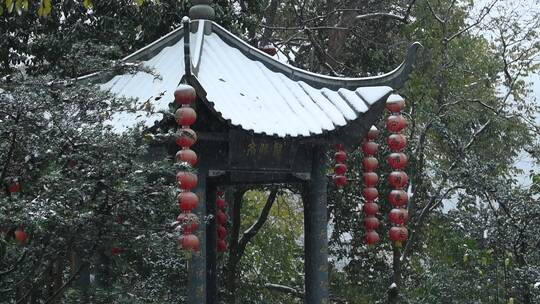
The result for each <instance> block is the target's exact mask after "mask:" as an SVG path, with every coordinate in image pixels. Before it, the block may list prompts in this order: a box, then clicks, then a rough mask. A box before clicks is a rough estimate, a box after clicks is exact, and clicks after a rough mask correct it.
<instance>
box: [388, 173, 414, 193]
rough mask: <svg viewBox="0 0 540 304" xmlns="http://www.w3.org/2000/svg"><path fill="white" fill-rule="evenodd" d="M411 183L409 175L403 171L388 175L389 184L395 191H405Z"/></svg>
mask: <svg viewBox="0 0 540 304" xmlns="http://www.w3.org/2000/svg"><path fill="white" fill-rule="evenodd" d="M408 182H409V177H408V176H407V173H405V172H403V171H393V172H391V173H390V175H388V183H389V184H390V186H392V187H393V188H394V189H403V188H404V187H405V186H406V185H407V183H408Z"/></svg>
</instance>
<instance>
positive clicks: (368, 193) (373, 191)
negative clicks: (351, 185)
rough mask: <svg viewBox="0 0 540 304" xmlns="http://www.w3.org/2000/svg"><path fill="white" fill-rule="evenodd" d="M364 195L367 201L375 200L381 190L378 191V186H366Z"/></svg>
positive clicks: (363, 191)
mask: <svg viewBox="0 0 540 304" xmlns="http://www.w3.org/2000/svg"><path fill="white" fill-rule="evenodd" d="M362 196H364V198H365V199H366V201H368V202H369V201H373V200H375V199H377V198H378V197H379V191H377V188H372V187H370V188H364V190H362Z"/></svg>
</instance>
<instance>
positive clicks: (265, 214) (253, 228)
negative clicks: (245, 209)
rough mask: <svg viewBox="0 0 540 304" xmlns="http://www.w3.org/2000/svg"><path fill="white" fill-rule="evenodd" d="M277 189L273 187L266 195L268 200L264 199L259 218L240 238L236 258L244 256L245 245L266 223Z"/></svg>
mask: <svg viewBox="0 0 540 304" xmlns="http://www.w3.org/2000/svg"><path fill="white" fill-rule="evenodd" d="M277 191H278V188H277V186H275V187H273V188H272V189H271V190H270V194H269V195H268V198H267V199H266V203H265V204H264V207H263V209H262V210H261V214H260V215H259V218H258V219H257V221H255V223H254V224H253V225H251V227H249V228H248V229H247V230H246V231H245V232H244V233H243V235H242V238H240V240H239V241H238V256H242V255H243V254H244V250H245V249H246V246H247V244H248V243H249V241H251V239H252V238H253V237H254V236H255V235H256V234H257V232H259V230H260V229H261V227H262V225H263V224H264V223H265V222H266V220H267V219H268V214H270V209H272V206H273V205H274V201H275V200H276V196H277Z"/></svg>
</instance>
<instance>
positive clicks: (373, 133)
mask: <svg viewBox="0 0 540 304" xmlns="http://www.w3.org/2000/svg"><path fill="white" fill-rule="evenodd" d="M380 133H381V131H379V130H378V129H377V128H375V127H371V129H369V131H368V133H367V139H368V140H374V139H376V138H377V137H379V134H380Z"/></svg>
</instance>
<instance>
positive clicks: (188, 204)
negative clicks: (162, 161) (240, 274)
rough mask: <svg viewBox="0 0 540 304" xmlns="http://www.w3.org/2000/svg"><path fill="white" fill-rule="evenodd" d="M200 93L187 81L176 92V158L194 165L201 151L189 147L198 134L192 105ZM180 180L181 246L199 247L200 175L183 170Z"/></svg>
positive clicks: (192, 249) (178, 218)
mask: <svg viewBox="0 0 540 304" xmlns="http://www.w3.org/2000/svg"><path fill="white" fill-rule="evenodd" d="M196 99H197V94H196V92H195V89H194V88H193V87H192V86H190V85H186V84H180V85H179V86H178V87H177V88H176V90H175V92H174V101H175V103H176V104H178V105H180V107H179V108H178V109H177V110H176V112H175V114H174V116H175V119H176V123H177V124H178V126H179V127H180V129H179V130H178V133H177V135H176V144H177V146H178V147H180V148H181V150H180V151H178V152H177V153H176V155H175V160H176V161H177V162H180V163H187V164H189V165H190V166H192V167H193V166H195V165H196V164H197V161H198V158H197V154H196V153H195V152H194V151H193V150H191V149H189V148H190V147H191V146H193V145H194V144H195V142H196V141H197V133H195V131H193V130H192V129H190V128H189V126H191V125H193V124H194V123H195V121H196V120H197V113H196V112H195V110H194V109H193V108H191V107H190V104H192V103H193V102H195V100H196ZM176 181H177V184H178V187H179V188H180V190H181V192H180V193H179V194H178V205H179V207H180V210H182V214H180V215H179V216H178V217H177V219H176V220H177V222H178V223H179V226H177V227H176V229H177V230H179V231H180V232H181V233H183V235H182V236H181V237H180V238H179V239H178V242H179V245H180V248H182V249H184V250H187V251H198V250H199V239H198V238H197V236H195V235H194V234H193V233H194V232H195V230H197V228H198V226H199V218H198V217H197V215H195V214H193V213H191V211H192V210H194V209H195V208H197V205H198V203H199V197H198V196H197V195H196V194H195V193H193V192H190V190H191V189H193V188H195V187H197V181H198V178H197V175H195V174H193V173H190V172H185V171H180V172H177V173H176Z"/></svg>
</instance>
